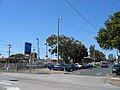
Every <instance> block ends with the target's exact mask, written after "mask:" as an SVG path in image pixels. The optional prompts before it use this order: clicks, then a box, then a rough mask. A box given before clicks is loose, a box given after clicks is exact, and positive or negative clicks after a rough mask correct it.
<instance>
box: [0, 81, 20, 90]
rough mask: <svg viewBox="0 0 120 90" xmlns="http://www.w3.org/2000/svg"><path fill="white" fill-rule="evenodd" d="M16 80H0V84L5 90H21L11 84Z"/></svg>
mask: <svg viewBox="0 0 120 90" xmlns="http://www.w3.org/2000/svg"><path fill="white" fill-rule="evenodd" d="M14 83H17V82H13V81H7V80H0V85H1V86H2V87H3V88H4V89H5V90H21V89H20V88H18V87H13V84H14Z"/></svg>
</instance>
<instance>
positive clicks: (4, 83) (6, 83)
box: [0, 82, 12, 85]
mask: <svg viewBox="0 0 120 90" xmlns="http://www.w3.org/2000/svg"><path fill="white" fill-rule="evenodd" d="M0 84H3V85H12V83H8V82H0Z"/></svg>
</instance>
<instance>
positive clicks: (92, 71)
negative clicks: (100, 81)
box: [72, 64, 113, 76]
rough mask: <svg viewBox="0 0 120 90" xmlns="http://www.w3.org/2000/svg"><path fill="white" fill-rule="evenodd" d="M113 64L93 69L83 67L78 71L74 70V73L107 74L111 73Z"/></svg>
mask: <svg viewBox="0 0 120 90" xmlns="http://www.w3.org/2000/svg"><path fill="white" fill-rule="evenodd" d="M112 66H113V65H112V64H110V65H109V67H108V68H101V67H97V68H91V69H81V70H78V71H74V72H73V73H72V74H75V75H88V76H107V74H108V73H111V70H112Z"/></svg>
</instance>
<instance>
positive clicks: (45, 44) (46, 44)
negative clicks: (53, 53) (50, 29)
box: [45, 43, 48, 60]
mask: <svg viewBox="0 0 120 90" xmlns="http://www.w3.org/2000/svg"><path fill="white" fill-rule="evenodd" d="M45 45H46V55H45V60H47V57H48V44H47V43H45Z"/></svg>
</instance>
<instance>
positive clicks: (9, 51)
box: [8, 44, 12, 57]
mask: <svg viewBox="0 0 120 90" xmlns="http://www.w3.org/2000/svg"><path fill="white" fill-rule="evenodd" d="M8 48H9V50H8V56H9V57H10V54H11V48H12V44H8Z"/></svg>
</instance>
